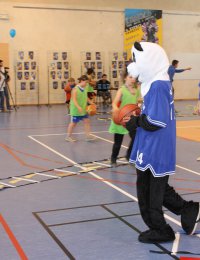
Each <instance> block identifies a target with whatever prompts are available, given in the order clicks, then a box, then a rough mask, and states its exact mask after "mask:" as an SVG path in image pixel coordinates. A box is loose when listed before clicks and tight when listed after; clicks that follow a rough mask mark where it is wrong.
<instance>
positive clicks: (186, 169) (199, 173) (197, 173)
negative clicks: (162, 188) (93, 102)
mask: <svg viewBox="0 0 200 260" xmlns="http://www.w3.org/2000/svg"><path fill="white" fill-rule="evenodd" d="M91 135H92V136H95V137H96V138H99V139H101V140H104V141H106V142H108V143H111V144H113V143H114V142H113V141H110V140H108V139H105V138H103V137H99V136H97V135H93V134H91ZM122 147H123V148H127V149H128V147H127V146H125V145H122ZM176 167H178V168H180V169H183V170H185V171H188V172H192V173H194V174H196V175H200V172H196V171H193V170H190V169H188V168H185V167H182V166H180V165H178V164H176Z"/></svg>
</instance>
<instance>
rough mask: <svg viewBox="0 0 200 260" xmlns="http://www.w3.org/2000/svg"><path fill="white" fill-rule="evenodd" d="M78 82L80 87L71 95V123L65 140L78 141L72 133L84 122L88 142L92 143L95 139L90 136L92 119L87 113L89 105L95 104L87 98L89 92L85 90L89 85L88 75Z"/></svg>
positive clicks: (77, 86) (74, 89) (75, 88)
mask: <svg viewBox="0 0 200 260" xmlns="http://www.w3.org/2000/svg"><path fill="white" fill-rule="evenodd" d="M78 80H79V83H78V85H76V86H75V87H74V88H73V90H72V93H71V101H70V115H71V122H70V123H69V126H68V129H67V137H66V138H65V140H66V141H68V142H75V141H76V139H75V138H74V137H72V132H73V130H74V128H75V126H76V125H77V123H78V122H80V121H82V120H83V122H84V127H85V134H86V141H92V140H94V139H95V138H94V137H93V136H91V135H90V119H89V118H88V114H87V112H86V107H87V103H89V104H93V102H92V101H91V100H90V99H89V98H88V97H87V91H86V89H85V87H86V86H87V84H88V77H87V76H86V75H82V76H81V77H80V78H78Z"/></svg>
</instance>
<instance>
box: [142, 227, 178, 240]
mask: <svg viewBox="0 0 200 260" xmlns="http://www.w3.org/2000/svg"><path fill="white" fill-rule="evenodd" d="M174 239H175V234H174V231H173V229H172V228H171V227H170V226H169V225H168V224H167V225H165V226H164V227H163V228H162V229H150V230H147V231H144V232H142V233H141V234H140V235H139V237H138V240H139V241H140V242H142V243H148V244H153V243H163V242H171V241H174Z"/></svg>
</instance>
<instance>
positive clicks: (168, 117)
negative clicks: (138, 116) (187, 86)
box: [130, 80, 176, 177]
mask: <svg viewBox="0 0 200 260" xmlns="http://www.w3.org/2000/svg"><path fill="white" fill-rule="evenodd" d="M142 114H145V115H146V116H147V120H148V121H149V123H151V124H153V125H156V126H160V127H161V128H160V129H159V130H156V131H146V130H144V129H143V128H141V127H138V128H137V133H136V137H135V141H134V145H133V150H132V153H131V156H130V162H131V163H135V166H136V168H137V169H139V170H141V171H145V170H147V169H150V170H151V172H152V173H153V175H154V176H155V177H161V176H165V175H170V174H173V173H174V172H175V165H176V120H175V113H174V101H173V95H172V86H171V82H170V81H161V80H158V81H155V82H153V83H152V85H151V88H150V90H149V92H148V93H147V94H146V95H145V96H144V102H143V108H142Z"/></svg>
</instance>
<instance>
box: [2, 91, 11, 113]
mask: <svg viewBox="0 0 200 260" xmlns="http://www.w3.org/2000/svg"><path fill="white" fill-rule="evenodd" d="M4 96H5V99H6V108H7V109H10V108H11V107H10V99H9V93H8V87H7V86H5V87H4Z"/></svg>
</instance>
